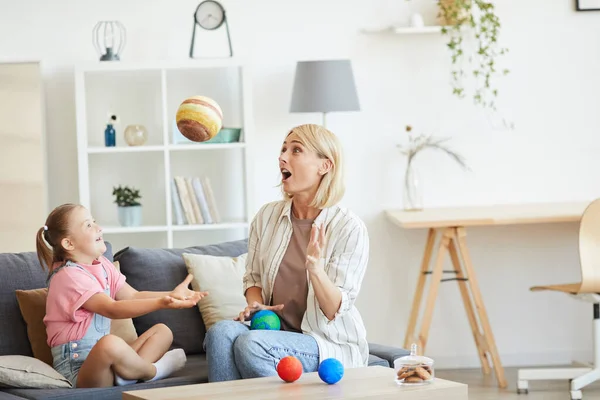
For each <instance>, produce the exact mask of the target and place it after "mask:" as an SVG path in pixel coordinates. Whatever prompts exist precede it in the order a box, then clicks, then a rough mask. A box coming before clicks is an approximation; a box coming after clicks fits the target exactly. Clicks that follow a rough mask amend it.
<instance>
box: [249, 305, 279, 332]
mask: <svg viewBox="0 0 600 400" xmlns="http://www.w3.org/2000/svg"><path fill="white" fill-rule="evenodd" d="M280 328H281V321H280V320H279V317H278V316H277V314H275V313H274V312H273V311H271V310H260V311H259V312H257V313H256V314H254V315H253V316H252V320H251V321H250V329H253V330H254V329H264V330H270V331H278V330H279V329H280Z"/></svg>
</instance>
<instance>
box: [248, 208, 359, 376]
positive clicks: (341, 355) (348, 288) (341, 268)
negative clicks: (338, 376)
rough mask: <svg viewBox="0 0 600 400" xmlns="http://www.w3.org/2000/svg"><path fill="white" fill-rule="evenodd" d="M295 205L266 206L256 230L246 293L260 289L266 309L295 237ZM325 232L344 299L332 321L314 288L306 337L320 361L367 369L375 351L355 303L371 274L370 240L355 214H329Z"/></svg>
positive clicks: (324, 216)
mask: <svg viewBox="0 0 600 400" xmlns="http://www.w3.org/2000/svg"><path fill="white" fill-rule="evenodd" d="M291 205H292V202H291V200H281V201H275V202H271V203H268V204H266V205H264V206H263V207H262V208H261V209H260V210H259V211H258V213H257V215H256V216H255V217H254V220H253V221H252V224H251V225H250V232H249V240H248V257H247V261H246V273H245V274H244V293H245V292H246V290H247V289H248V288H249V287H253V286H256V287H260V288H261V289H262V298H263V302H264V304H270V301H271V297H272V294H273V285H274V283H275V278H276V276H277V271H278V270H279V265H280V264H281V261H282V259H283V255H284V254H285V251H286V249H287V246H288V244H289V241H290V238H291V236H292V221H291V217H290V212H291ZM321 223H323V224H324V226H325V242H326V251H325V255H324V258H325V272H326V273H327V276H328V277H329V279H331V281H332V282H333V284H334V285H335V286H336V287H338V288H339V289H340V291H341V293H342V303H341V305H340V308H339V310H338V312H337V313H336V314H335V317H334V319H332V320H331V321H330V320H329V319H328V318H327V317H326V316H325V314H324V313H323V311H322V310H321V308H320V306H319V303H318V300H317V297H316V296H315V293H314V290H313V286H312V284H311V283H310V279H309V282H308V297H307V301H306V312H305V313H304V317H303V318H302V326H301V327H302V331H303V332H304V333H305V334H308V335H311V336H312V337H314V338H315V340H316V342H317V344H318V346H319V358H320V360H321V361H322V360H325V359H326V358H330V357H334V358H337V359H338V360H339V361H341V362H342V364H343V365H344V367H345V368H352V367H363V366H367V364H368V359H369V347H368V344H367V338H366V336H367V333H366V329H365V326H364V323H363V320H362V317H361V316H360V313H359V312H358V309H357V308H356V307H355V306H354V302H355V300H356V297H357V295H358V292H359V291H360V287H361V284H362V281H363V278H364V275H365V271H366V269H367V263H368V260H369V237H368V233H367V229H366V227H365V225H364V223H363V222H362V221H361V220H360V218H358V217H357V216H356V215H354V214H353V213H352V212H350V211H349V210H347V209H345V208H342V207H339V206H332V207H329V208H325V209H323V210H322V211H321V213H320V214H319V215H318V216H317V218H316V219H315V224H316V225H317V226H320V225H321Z"/></svg>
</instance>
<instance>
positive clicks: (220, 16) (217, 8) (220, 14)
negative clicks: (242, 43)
mask: <svg viewBox="0 0 600 400" xmlns="http://www.w3.org/2000/svg"><path fill="white" fill-rule="evenodd" d="M223 25H225V30H226V31H227V43H228V44H229V56H230V57H232V56H233V50H232V49H231V37H230V35H229V24H228V23H227V16H226V15H225V9H224V8H223V6H222V5H221V4H220V3H218V2H216V1H214V0H205V1H203V2H202V3H200V4H198V7H197V8H196V11H195V12H194V29H193V31H192V44H191V46H190V58H194V44H195V39H196V26H199V27H200V28H202V29H205V30H207V31H214V30H217V29H219V28H221V27H222V26H223Z"/></svg>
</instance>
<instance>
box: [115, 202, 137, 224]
mask: <svg viewBox="0 0 600 400" xmlns="http://www.w3.org/2000/svg"><path fill="white" fill-rule="evenodd" d="M118 210H119V223H120V224H121V226H140V225H141V224H142V206H128V207H118Z"/></svg>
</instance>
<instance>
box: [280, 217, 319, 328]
mask: <svg viewBox="0 0 600 400" xmlns="http://www.w3.org/2000/svg"><path fill="white" fill-rule="evenodd" d="M291 217H292V237H291V238H290V244H289V245H288V247H287V249H286V251H285V254H284V255H283V260H281V265H280V266H279V271H278V272H277V277H276V278H275V284H274V285H273V297H272V299H271V305H277V304H283V310H281V311H277V314H278V315H279V318H280V319H281V329H282V330H284V331H292V332H302V318H303V317H304V312H305V311H306V296H307V295H308V277H307V272H306V266H305V262H306V247H307V246H308V242H309V240H310V231H311V228H312V223H313V220H312V219H298V218H296V217H294V213H293V212H292V213H291Z"/></svg>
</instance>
